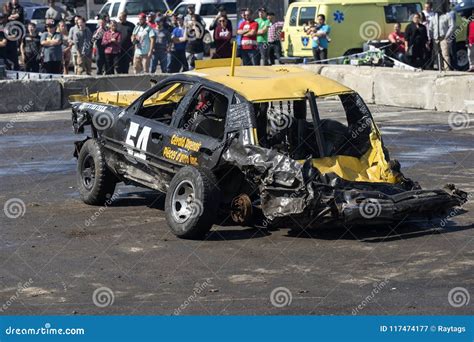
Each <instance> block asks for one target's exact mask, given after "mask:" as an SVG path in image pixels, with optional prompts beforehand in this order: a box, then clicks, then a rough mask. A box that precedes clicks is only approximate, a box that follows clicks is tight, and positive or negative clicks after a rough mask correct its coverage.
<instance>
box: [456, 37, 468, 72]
mask: <svg viewBox="0 0 474 342" xmlns="http://www.w3.org/2000/svg"><path fill="white" fill-rule="evenodd" d="M456 58H457V66H458V70H459V71H466V70H467V69H469V57H468V55H467V48H466V45H465V44H464V43H461V42H460V43H457V46H456Z"/></svg>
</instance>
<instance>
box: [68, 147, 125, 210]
mask: <svg viewBox="0 0 474 342" xmlns="http://www.w3.org/2000/svg"><path fill="white" fill-rule="evenodd" d="M77 183H78V188H79V194H80V196H81V199H82V200H83V201H84V203H87V204H91V205H103V204H104V203H105V201H106V200H107V199H109V198H110V197H112V195H113V193H114V190H115V185H116V184H117V180H116V178H115V176H114V174H113V173H112V172H111V171H110V170H109V169H108V167H107V165H106V163H105V158H104V154H103V152H102V148H101V147H100V145H99V143H98V142H97V141H96V140H95V139H89V140H87V141H86V142H85V143H84V145H83V146H82V148H81V151H80V152H79V156H78V158H77Z"/></svg>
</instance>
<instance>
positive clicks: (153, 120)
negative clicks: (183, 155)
mask: <svg viewBox="0 0 474 342" xmlns="http://www.w3.org/2000/svg"><path fill="white" fill-rule="evenodd" d="M192 87H193V83H191V82H181V81H165V82H162V83H160V84H158V85H156V86H155V87H154V88H153V89H151V90H150V91H147V92H146V93H144V94H143V95H142V96H141V97H140V98H139V99H137V100H136V101H135V102H134V103H132V104H131V105H130V106H129V107H128V108H126V109H125V110H123V111H122V112H121V113H120V114H119V115H118V116H117V117H116V119H115V122H114V125H113V126H112V128H111V129H108V130H107V131H105V132H104V133H105V134H104V135H103V136H104V138H105V144H106V147H107V148H108V149H109V150H112V151H114V152H115V155H116V156H117V159H118V161H119V162H120V163H118V164H120V165H122V170H120V173H122V174H123V173H125V174H126V177H128V178H131V179H133V180H135V181H137V182H139V183H142V184H145V185H148V186H150V187H152V186H151V185H153V184H151V185H150V184H146V183H145V182H146V181H148V180H149V179H150V176H153V175H156V174H157V173H160V172H161V171H164V172H165V173H168V174H169V173H174V172H175V171H176V170H177V167H176V164H173V163H170V162H169V161H168V160H167V159H166V158H164V157H163V151H162V150H163V141H164V140H165V137H167V136H169V135H170V134H171V126H170V125H171V122H172V121H173V116H175V115H176V113H177V112H179V110H180V109H179V107H180V105H181V102H182V100H183V99H184V98H185V96H186V94H187V92H188V91H189V90H190V89H192ZM166 140H167V139H166ZM118 164H117V165H118ZM177 165H179V164H177ZM160 190H161V189H160Z"/></svg>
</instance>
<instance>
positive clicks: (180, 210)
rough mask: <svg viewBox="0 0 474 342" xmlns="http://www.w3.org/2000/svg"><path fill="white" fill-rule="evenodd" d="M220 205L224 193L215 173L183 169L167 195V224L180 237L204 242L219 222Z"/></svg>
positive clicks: (172, 181)
mask: <svg viewBox="0 0 474 342" xmlns="http://www.w3.org/2000/svg"><path fill="white" fill-rule="evenodd" d="M219 203H220V190H219V187H218V185H217V179H216V177H215V176H214V174H213V173H212V172H211V171H210V170H206V169H202V168H195V167H191V166H186V167H183V168H182V169H181V170H179V171H178V173H176V175H175V176H174V177H173V179H172V180H171V183H170V186H169V188H168V192H167V193H166V199H165V215H166V221H167V222H168V225H169V226H170V229H171V231H172V232H173V234H174V235H176V236H177V237H179V238H183V239H202V238H204V237H205V235H206V234H207V232H209V230H210V229H211V227H212V225H213V223H214V221H215V219H216V216H217V210H218V208H219Z"/></svg>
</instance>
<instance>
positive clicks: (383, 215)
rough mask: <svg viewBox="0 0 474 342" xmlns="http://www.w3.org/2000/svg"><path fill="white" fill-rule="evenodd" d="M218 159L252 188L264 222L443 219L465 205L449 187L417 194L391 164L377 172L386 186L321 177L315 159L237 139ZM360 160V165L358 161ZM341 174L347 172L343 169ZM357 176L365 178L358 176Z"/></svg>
mask: <svg viewBox="0 0 474 342" xmlns="http://www.w3.org/2000/svg"><path fill="white" fill-rule="evenodd" d="M338 157H341V156H338ZM223 158H224V160H226V161H227V162H229V163H230V164H232V165H234V166H236V167H237V168H239V169H240V170H241V171H242V172H243V174H244V175H245V177H246V179H247V181H248V182H249V183H252V184H254V185H255V187H256V188H258V194H259V200H260V201H259V208H260V209H261V210H262V213H263V215H264V216H265V218H266V219H268V220H270V221H274V220H275V221H279V220H280V221H281V219H282V218H287V219H288V218H293V220H292V222H293V225H295V224H298V225H301V226H302V227H307V226H308V225H310V226H318V225H321V224H326V223H332V224H336V223H340V224H380V223H388V222H396V221H402V220H406V219H414V218H431V217H436V216H442V215H445V213H446V212H448V211H449V210H450V209H452V208H454V207H456V206H460V205H462V204H463V203H465V202H466V201H467V194H466V193H465V192H463V191H460V190H458V189H456V188H455V187H454V185H448V186H447V187H446V188H445V189H443V190H422V189H421V188H420V186H419V185H418V184H417V183H415V182H413V181H411V180H410V179H407V178H405V177H404V176H403V174H401V173H400V166H399V164H398V163H397V162H395V161H392V162H387V163H386V165H385V169H383V170H382V169H380V170H378V171H377V172H378V174H379V176H380V175H382V176H383V175H384V174H388V175H390V177H389V178H387V180H388V179H390V180H391V181H392V182H382V181H354V180H347V179H344V178H342V177H340V176H339V175H338V174H337V173H336V172H329V173H324V174H323V173H321V172H320V170H319V169H318V168H317V167H315V165H318V163H317V162H318V160H315V159H312V158H309V159H306V160H294V159H292V158H290V157H289V156H286V155H284V154H282V153H280V152H278V151H277V150H275V149H266V148H263V147H261V146H255V145H242V144H241V143H239V142H238V141H234V142H233V143H232V144H231V146H230V147H229V148H228V149H227V150H226V152H225V153H224V154H223ZM332 158H333V160H336V158H337V157H332ZM360 160H362V161H361V163H364V158H360ZM350 161H352V162H353V163H354V161H353V160H349V161H347V160H346V162H347V163H348V164H346V165H344V159H343V160H339V162H340V163H339V164H338V169H337V172H340V171H342V170H344V168H348V167H350V166H351V163H350ZM335 164H337V163H336V162H335ZM352 166H354V165H352ZM370 168H371V166H370V165H367V169H370ZM353 169H357V168H353ZM344 175H345V176H346V177H347V176H348V175H350V173H349V172H347V170H346V172H345V173H344ZM359 176H361V178H366V177H369V178H370V177H371V176H370V175H368V174H366V173H365V174H364V173H363V172H361V174H360V175H359ZM356 178H357V177H356ZM289 223H290V224H291V221H290V222H289Z"/></svg>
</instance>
